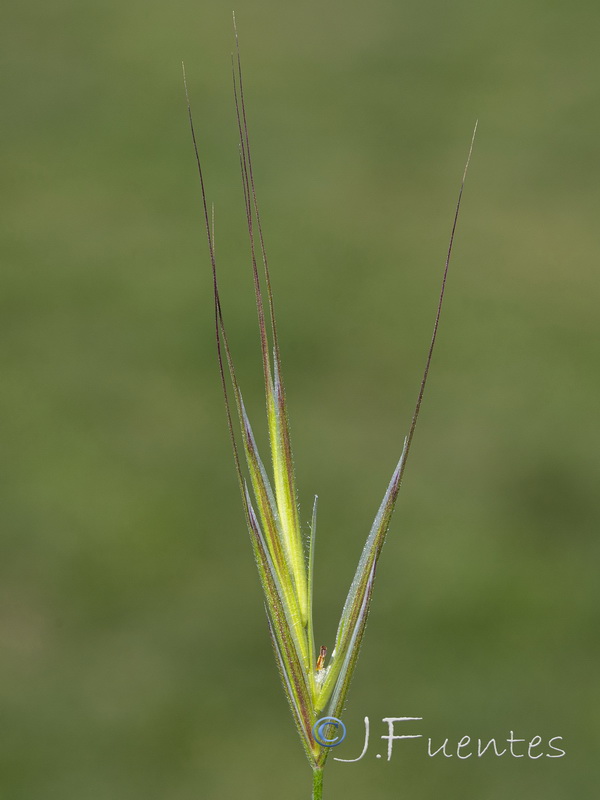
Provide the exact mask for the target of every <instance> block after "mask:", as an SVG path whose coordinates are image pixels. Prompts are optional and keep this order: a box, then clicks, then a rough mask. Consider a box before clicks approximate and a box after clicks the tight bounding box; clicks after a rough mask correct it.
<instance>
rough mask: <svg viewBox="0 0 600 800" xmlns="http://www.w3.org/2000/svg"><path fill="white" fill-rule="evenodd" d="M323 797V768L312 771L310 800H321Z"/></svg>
mask: <svg viewBox="0 0 600 800" xmlns="http://www.w3.org/2000/svg"><path fill="white" fill-rule="evenodd" d="M322 797H323V767H317V768H316V769H314V770H313V793H312V800H322Z"/></svg>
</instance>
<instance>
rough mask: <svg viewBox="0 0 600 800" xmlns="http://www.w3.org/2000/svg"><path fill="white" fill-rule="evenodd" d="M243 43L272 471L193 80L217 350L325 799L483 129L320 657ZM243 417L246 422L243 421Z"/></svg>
mask: <svg viewBox="0 0 600 800" xmlns="http://www.w3.org/2000/svg"><path fill="white" fill-rule="evenodd" d="M235 40H236V49H235V54H234V55H232V72H233V89H234V102H235V109H236V119H237V125H238V133H239V157H240V170H241V176H242V186H243V196H244V204H245V211H246V225H247V230H248V238H249V244H250V261H251V268H252V275H253V280H254V293H255V302H256V309H257V314H258V328H259V335H260V344H261V353H262V371H263V377H264V385H265V399H266V412H267V426H268V438H269V445H270V451H271V452H270V461H271V465H270V470H268V469H267V468H266V466H265V463H264V462H263V460H262V458H261V456H260V454H259V452H258V448H257V445H256V440H255V437H254V433H253V430H252V426H251V424H250V420H249V419H248V415H247V413H246V409H245V406H244V401H243V397H242V391H241V388H240V385H239V383H238V379H237V376H236V371H235V367H234V362H233V358H232V352H231V348H230V345H229V340H228V337H227V332H226V328H225V323H224V319H223V310H222V305H221V297H220V293H219V284H218V280H217V263H216V255H215V244H214V224H213V214H212V212H211V211H210V210H209V205H208V202H207V193H206V188H205V182H204V174H203V170H202V165H201V161H200V155H199V148H198V141H197V137H196V133H195V129H194V123H193V120H192V114H191V107H190V102H189V96H188V92H187V85H186V98H187V104H188V113H189V120H190V127H191V132H192V139H193V144H194V151H195V156H196V162H197V166H198V173H199V178H200V189H201V197H202V211H203V217H204V225H205V228H206V236H207V240H208V249H209V256H210V261H211V266H212V276H213V292H214V311H215V338H216V344H217V356H218V363H219V370H220V377H221V384H222V389H223V395H224V398H225V409H226V415H227V424H228V427H229V434H230V438H231V443H232V447H233V456H234V462H235V468H236V473H237V477H238V481H239V487H240V493H241V497H242V505H243V509H244V514H245V517H246V524H247V527H248V531H249V533H250V540H251V543H252V548H253V551H254V557H255V560H256V564H257V566H258V572H259V576H260V580H261V584H262V588H263V591H264V596H265V606H266V612H267V620H268V625H269V631H270V634H271V640H272V642H273V648H274V651H275V657H276V660H277V665H278V668H279V672H280V675H281V679H282V683H283V687H284V690H285V693H286V695H287V698H288V701H289V704H290V708H291V710H292V714H293V717H294V721H295V723H296V726H297V728H298V731H299V733H300V738H301V740H302V743H303V745H304V749H305V751H306V755H307V756H308V760H309V762H310V765H311V767H312V769H313V772H314V778H313V798H320V797H321V796H322V785H323V773H322V770H323V766H324V764H325V761H326V759H327V756H328V753H329V751H330V748H328V747H324V746H322V745H321V744H319V742H318V741H317V740H316V739H315V735H314V734H313V728H314V726H315V723H316V722H317V721H319V720H320V719H321V718H323V717H334V718H336V719H339V718H340V716H341V714H342V712H343V709H344V704H345V701H346V694H347V692H348V687H349V684H350V680H351V678H352V675H353V672H354V668H355V666H356V662H357V658H358V653H359V650H360V645H361V641H362V637H363V634H364V630H365V625H366V620H367V615H368V611H369V606H370V602H371V596H372V591H373V583H374V580H375V572H376V569H377V562H378V559H379V556H380V554H381V549H382V547H383V543H384V541H385V537H386V533H387V530H388V527H389V523H390V519H391V516H392V513H393V511H394V507H395V504H396V499H397V497H398V491H399V489H400V484H401V481H402V477H403V475H404V470H405V469H406V462H407V457H408V454H409V451H410V447H411V444H412V440H413V436H414V432H415V428H416V424H417V420H418V417H419V412H420V408H421V401H422V399H423V393H424V390H425V385H426V382H427V377H428V374H429V367H430V364H431V359H432V355H433V350H434V347H435V341H436V337H437V332H438V325H439V320H440V314H441V310H442V304H443V300H444V293H445V289H446V278H447V275H448V267H449V264H450V256H451V253H452V246H453V241H454V233H455V230H456V224H457V221H458V214H459V210H460V203H461V198H462V192H463V187H464V183H465V179H466V174H467V168H468V165H469V160H470V157H471V151H472V148H473V141H474V137H475V131H473V138H472V140H471V146H470V148H469V155H468V157H467V162H466V165H465V169H464V173H463V177H462V182H461V186H460V191H459V196H458V201H457V204H456V209H455V213H454V219H453V223H452V229H451V234H450V242H449V246H448V250H447V254H446V260H445V265H444V270H443V278H442V286H441V290H440V294H439V299H438V305H437V311H436V314H435V321H434V326H433V334H432V337H431V342H430V345H429V349H428V352H427V357H426V362H425V369H424V372H423V377H422V380H421V385H420V388H419V391H418V395H417V402H416V405H415V410H414V413H413V416H412V420H411V423H410V425H409V429H408V433H407V436H406V438H405V440H404V446H403V449H402V453H401V455H400V460H399V461H398V464H397V466H396V468H395V470H394V473H393V475H392V477H391V480H390V482H389V484H388V487H387V489H386V491H385V494H384V497H383V500H382V501H381V505H380V507H379V510H378V512H377V515H376V516H375V520H374V522H373V525H372V527H371V531H370V533H369V535H368V537H367V541H366V543H365V546H364V549H363V551H362V554H361V557H360V560H359V563H358V566H357V568H356V573H355V575H354V579H353V581H352V584H351V586H350V590H349V592H348V595H347V598H346V602H345V604H344V607H343V610H342V614H341V617H340V621H339V625H338V629H337V633H336V637H335V644H334V648H333V651H332V652H331V654H330V656H329V658H327V651H326V648H325V647H321V648H320V650H319V653H318V654H317V652H316V648H315V642H314V634H313V575H314V552H315V538H316V530H317V498H316V497H315V501H314V506H313V513H312V522H311V525H310V535H309V537H308V540H307V541H305V540H303V536H302V531H301V527H300V522H299V513H298V501H297V490H296V480H295V475H294V468H293V458H292V447H291V442H290V431H289V423H288V413H287V403H286V395H285V389H284V383H283V376H282V369H281V356H280V349H279V340H278V333H277V325H276V319H275V308H274V302H273V292H272V286H271V278H270V272H269V264H268V259H267V253H266V249H265V241H264V236H263V229H262V225H261V219H260V213H259V206H258V200H257V195H256V189H255V183H254V174H253V169H252V159H251V153H250V136H249V130H248V121H247V115H246V104H245V99H244V86H243V78H242V68H241V60H240V51H239V43H238V37H237V31H236V34H235ZM184 82H185V73H184ZM476 128H477V126H475V130H476ZM234 418H236V420H235V422H234Z"/></svg>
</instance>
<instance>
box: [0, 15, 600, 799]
mask: <svg viewBox="0 0 600 800" xmlns="http://www.w3.org/2000/svg"><path fill="white" fill-rule="evenodd" d="M235 8H236V12H237V18H238V25H239V29H240V34H241V39H242V50H243V58H244V67H245V82H246V91H247V103H248V108H249V115H250V124H251V135H252V143H253V152H254V167H255V174H256V180H257V186H258V190H259V193H260V201H261V208H262V213H263V222H264V227H265V232H266V237H267V242H268V249H269V254H270V260H271V265H272V271H273V282H274V287H275V292H276V302H277V308H278V312H279V325H280V334H281V340H282V350H283V357H284V366H285V374H286V384H287V389H288V396H289V404H290V413H291V422H292V434H293V443H294V448H295V458H296V465H297V473H298V480H299V485H300V491H301V497H300V500H301V507H302V518H303V520H305V521H308V518H309V515H310V507H311V502H312V495H313V494H314V493H318V494H319V496H320V523H319V542H318V554H317V567H316V580H317V590H316V607H317V614H318V616H317V636H318V644H321V643H327V644H329V645H330V646H331V643H332V638H333V634H334V631H335V625H336V621H337V618H338V615H339V612H340V609H341V605H342V602H343V599H344V596H345V592H346V591H347V587H348V585H349V582H350V579H351V576H352V574H353V571H354V567H355V564H356V561H357V559H358V556H359V554H360V551H361V548H362V544H363V541H364V539H365V537H366V534H367V532H368V528H369V526H370V523H371V520H372V517H373V515H374V513H375V511H376V509H377V506H378V504H379V501H380V498H381V496H382V494H383V491H384V488H385V485H386V484H387V481H388V479H389V476H390V474H391V471H392V469H393V467H394V464H395V462H396V459H397V457H398V455H399V452H400V448H401V443H402V438H403V435H404V434H405V432H406V430H407V427H408V423H409V420H410V415H411V412H412V407H413V404H414V400H415V396H416V391H417V388H418V382H419V379H420V371H421V369H422V365H423V362H424V356H425V351H426V347H427V344H428V341H429V335H430V329H431V325H432V321H433V313H434V308H435V303H436V297H437V291H438V285H439V280H440V276H441V268H442V266H443V261H444V257H445V250H446V244H447V240H448V235H449V229H450V224H451V219H452V214H453V209H454V203H455V198H456V194H457V191H458V185H459V181H460V176H461V174H462V168H463V164H464V159H465V156H466V152H467V149H468V143H469V138H470V135H471V130H472V127H473V124H474V122H475V119H476V118H477V117H478V118H479V121H480V122H479V134H478V140H477V143H476V147H475V152H474V155H473V161H472V165H471V173H470V177H469V181H468V185H467V188H466V192H465V197H464V205H463V214H462V219H461V222H460V227H459V233H458V236H457V241H456V248H455V253H454V261H453V268H452V274H451V278H450V284H449V291H448V296H447V305H446V307H445V310H444V315H443V319H442V327H441V332H440V340H439V348H438V350H437V352H436V355H435V358H434V364H433V370H432V374H431V382H430V384H429V387H428V393H427V396H426V399H425V402H424V405H423V412H422V417H421V422H420V428H419V430H418V432H417V436H416V438H415V442H414V449H413V453H412V461H411V464H410V467H409V469H408V472H407V476H406V480H405V483H404V487H403V491H402V493H401V495H400V502H399V507H398V509H397V512H396V515H395V517H394V520H393V524H392V528H391V531H390V535H389V538H388V543H387V544H386V547H385V550H384V553H383V558H382V562H381V567H380V569H379V575H378V583H377V586H376V589H375V594H374V603H373V611H372V614H371V618H370V623H369V626H368V629H367V634H366V637H365V643H364V644H365V647H364V651H363V653H362V655H361V658H360V661H359V664H358V669H357V672H356V677H355V679H354V682H353V686H352V689H351V691H350V694H349V704H348V710H347V713H346V716H345V721H346V724H347V725H348V729H349V735H348V740H347V742H346V743H345V744H344V745H343V746H342V747H340V748H339V752H337V751H336V753H335V755H338V756H339V757H343V758H353V757H355V756H356V755H358V752H359V751H360V747H361V742H362V735H363V734H362V731H363V728H362V725H363V718H364V717H365V716H367V715H368V716H369V717H370V720H371V730H372V745H371V748H370V750H369V753H368V754H367V756H365V758H364V759H363V760H362V761H360V762H358V763H355V764H340V763H336V762H334V761H331V762H330V764H329V765H328V768H327V772H326V779H325V780H326V783H325V787H326V794H325V796H326V797H327V798H328V799H330V800H334V798H346V799H347V800H352V799H353V798H362V797H373V798H381V799H382V800H392V798H394V800H395V798H399V797H411V798H412V800H433V799H434V798H440V797H443V798H448V799H450V800H451V799H453V798H461V800H497V799H499V798H506V797H514V798H527V800H537V798H540V800H541V799H542V798H543V800H559V798H560V799H561V800H563V799H564V798H567V797H569V798H578V799H579V800H588V798H595V797H596V796H597V786H598V782H599V777H600V775H599V772H600V770H599V769H598V749H599V748H600V735H599V734H600V725H599V720H598V710H599V708H600V691H599V681H598V670H599V666H600V648H599V640H598V631H599V622H600V619H599V617H600V614H599V600H600V589H599V582H598V557H599V550H600V548H599V544H598V535H597V533H598V522H599V521H600V509H599V507H598V498H597V495H598V489H597V486H598V444H599V435H598V434H599V426H598V395H599V389H600V376H599V370H598V365H599V355H600V352H599V350H600V347H599V342H600V336H599V334H600V323H599V320H598V314H597V307H598V294H599V290H600V279H599V274H598V273H599V271H598V256H599V254H600V243H599V238H598V217H599V213H600V193H599V185H600V159H599V156H598V148H599V142H600V82H599V79H598V76H599V75H600V51H599V49H598V30H599V26H600V10H599V8H598V5H597V3H593V2H577V1H576V2H572V3H558V2H548V0H545V2H541V0H538V1H537V2H535V1H534V0H525V1H524V0H519V2H516V1H515V0H508V1H507V0H502V2H501V1H500V0H491V1H490V2H484V3H473V2H471V3H469V2H466V1H464V0H463V1H461V2H454V3H447V2H441V1H440V0H425V2H423V0H421V1H420V2H417V0H407V1H406V2H392V0H372V2H370V3H367V4H365V3H358V2H352V1H351V2H345V3H341V2H325V3H322V2H315V0H308V1H307V2H304V3H302V4H300V3H294V4H291V3H281V2H275V0H259V2H254V3H253V2H248V0H239V2H236V4H235ZM3 17H4V21H3V25H2V34H1V37H2V40H3V41H2V59H3V69H2V72H1V81H2V112H3V120H4V122H3V125H2V131H1V133H0V136H1V147H0V160H1V165H2V176H3V177H2V186H3V191H2V205H3V208H2V215H1V217H2V226H3V233H2V270H1V278H0V280H1V285H0V306H1V314H0V324H1V327H2V333H1V336H0V349H1V376H2V377H1V386H0V398H1V399H0V403H1V422H0V424H1V426H2V473H1V480H2V500H1V506H0V518H1V534H2V535H1V542H2V556H1V561H0V570H1V580H0V591H1V604H0V638H1V662H0V665H1V680H0V695H1V704H0V730H1V742H0V794H1V795H2V797H3V798H8V800H53V799H54V798H56V799H57V800H109V799H110V800H121V799H122V800H138V799H139V800H141V799H142V798H144V800H154V798H157V799H158V798H168V800H192V798H209V799H210V800H226V799H228V798H237V797H240V798H241V797H243V798H246V800H254V799H255V798H256V799H258V798H265V797H273V796H277V797H285V798H286V799H287V800H296V798H298V799H300V798H307V797H308V796H309V793H310V789H309V784H310V772H309V769H308V766H307V764H306V761H305V758H304V755H303V752H302V749H301V746H300V742H299V740H298V737H297V734H296V732H295V730H294V727H293V724H292V722H291V718H290V715H289V713H288V709H287V707H286V702H285V699H284V696H283V692H282V690H281V687H280V686H279V679H278V676H277V672H276V669H275V665H274V659H273V656H272V653H271V647H270V643H269V641H268V634H267V627H266V622H265V615H264V610H263V606H262V600H261V595H260V590H259V585H258V579H257V575H256V570H255V568H254V566H253V563H252V556H251V551H250V547H249V542H248V537H247V534H246V532H245V529H244V520H243V515H242V511H241V506H240V502H239V499H238V495H237V486H236V480H235V475H234V470H233V465H232V459H231V455H230V449H229V442H228V438H227V432H226V425H225V416H224V412H223V408H222V400H221V395H220V387H219V380H218V372H217V367H216V362H215V353H214V343H213V318H212V313H213V312H212V299H211V283H210V275H209V262H208V257H207V248H206V244H205V239H204V235H203V231H202V225H201V218H200V206H199V195H198V184H197V175H196V170H195V164H194V161H193V154H192V149H191V143H190V136H189V131H188V127H187V118H186V110H185V103H184V95H183V88H182V81H181V61H182V60H184V61H185V63H186V68H187V72H188V80H189V85H190V92H191V97H192V103H193V107H194V111H195V120H196V125H197V128H198V134H199V137H200V140H201V147H202V152H203V157H204V162H205V171H206V180H207V184H208V193H209V197H210V199H212V200H214V201H215V203H216V230H217V249H218V253H219V258H220V264H221V279H222V284H223V287H222V288H223V299H224V304H225V312H226V320H227V322H228V325H229V327H230V335H231V340H232V345H233V348H234V352H235V357H236V360H237V363H238V368H239V372H240V378H241V380H242V382H243V386H244V391H245V395H246V399H247V403H248V406H249V411H250V413H251V415H252V417H253V419H254V421H255V426H256V427H257V428H259V429H260V427H261V424H260V423H261V421H262V415H263V401H262V398H261V375H260V368H259V361H258V356H259V351H258V340H257V335H256V323H255V312H254V309H253V301H252V286H251V279H250V274H249V269H248V267H249V263H248V249H247V243H246V239H245V234H244V217H243V209H242V195H241V187H240V180H239V175H238V155H237V143H236V129H235V118H234V112H233V101H232V92H231V80H230V62H229V57H230V52H231V49H232V30H231V16H230V7H229V6H228V5H227V4H223V3H209V2H202V0H200V2H190V1H189V0H174V2H171V3H169V4H166V3H157V2H153V0H146V2H143V3H142V2H139V0H130V1H129V2H123V3H120V2H119V3H118V2H116V1H115V0H108V1H107V2H104V3H92V2H89V1H86V0H79V2H74V1H73V0H57V2H53V3H50V4H48V3H41V2H35V0H34V1H33V2H25V3H21V4H18V5H17V4H16V3H13V4H12V6H11V7H9V8H6V9H5V12H4V15H3ZM387 716H420V717H423V718H424V719H423V722H422V723H420V724H419V731H418V732H421V733H424V734H425V735H426V736H431V737H432V738H433V739H434V746H435V743H437V746H439V745H440V744H441V742H442V741H443V739H445V738H446V737H448V738H450V740H451V741H453V742H455V743H456V742H457V741H458V739H460V738H461V737H462V736H464V735H470V736H472V737H473V738H475V739H476V738H477V737H482V738H487V737H492V736H495V737H496V738H497V739H500V740H502V739H506V737H507V736H508V735H509V733H510V731H511V730H512V731H514V733H515V736H517V737H522V738H527V739H531V738H532V737H533V736H535V735H540V736H541V737H542V739H543V740H544V742H547V740H548V739H549V738H551V737H553V736H562V737H564V749H565V750H566V751H567V755H566V757H564V758H562V759H548V758H545V757H544V758H542V759H539V760H530V759H528V758H524V759H516V758H510V757H509V756H508V755H506V756H504V757H503V758H494V757H492V756H488V757H484V758H481V759H477V758H476V757H474V758H471V759H468V760H466V761H459V760H458V759H457V758H456V757H454V758H452V759H444V758H443V757H442V756H438V757H436V758H434V759H430V758H429V757H428V756H427V754H426V742H425V741H424V740H420V741H414V742H405V743H398V744H397V746H396V748H395V751H394V756H393V759H392V761H391V762H389V763H387V762H386V761H385V760H384V759H381V760H377V759H376V758H375V753H376V752H377V749H378V747H377V742H378V737H379V736H380V735H381V734H383V733H385V732H386V729H385V727H384V726H383V725H382V723H381V719H382V718H383V717H387ZM382 746H383V744H380V745H379V752H383V751H382V750H381V747H382ZM547 751H548V749H547V748H546V749H545V750H544V752H547Z"/></svg>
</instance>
